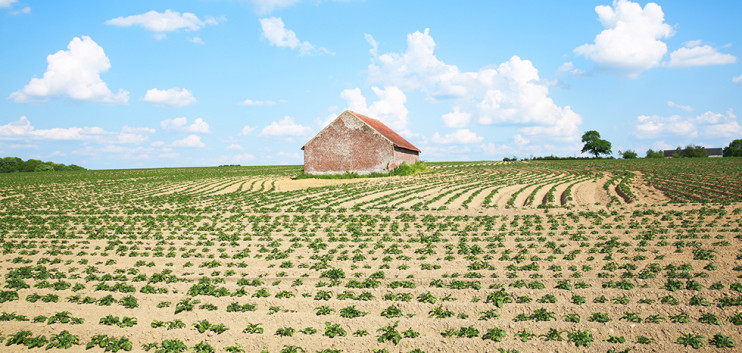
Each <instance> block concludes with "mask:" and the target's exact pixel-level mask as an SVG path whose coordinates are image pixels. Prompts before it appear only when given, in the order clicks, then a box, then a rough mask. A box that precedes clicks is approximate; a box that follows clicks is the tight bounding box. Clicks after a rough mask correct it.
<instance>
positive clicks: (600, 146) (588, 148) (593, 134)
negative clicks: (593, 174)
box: [582, 130, 611, 158]
mask: <svg viewBox="0 0 742 353" xmlns="http://www.w3.org/2000/svg"><path fill="white" fill-rule="evenodd" d="M582 142H583V143H584V144H585V145H584V146H583V147H582V153H585V152H589V153H591V154H593V155H594V156H595V158H598V156H600V155H601V154H604V155H610V154H611V143H610V142H608V141H607V140H602V139H601V138H600V133H599V132H597V131H595V130H590V131H587V132H585V133H584V134H583V135H582Z"/></svg>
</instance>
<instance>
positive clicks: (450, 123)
mask: <svg viewBox="0 0 742 353" xmlns="http://www.w3.org/2000/svg"><path fill="white" fill-rule="evenodd" d="M441 118H442V119H443V124H445V125H446V127H450V128H453V129H456V128H463V127H467V126H469V120H471V114H469V113H467V112H462V111H461V108H459V107H453V111H452V112H450V113H446V114H443V116H442V117H441Z"/></svg>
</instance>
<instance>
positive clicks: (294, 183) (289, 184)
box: [276, 178, 373, 191]
mask: <svg viewBox="0 0 742 353" xmlns="http://www.w3.org/2000/svg"><path fill="white" fill-rule="evenodd" d="M371 180H373V179H372V178H359V179H296V180H294V179H291V178H282V179H277V180H276V191H292V190H299V189H308V188H319V187H323V186H333V185H343V184H355V183H363V182H369V181H371Z"/></svg>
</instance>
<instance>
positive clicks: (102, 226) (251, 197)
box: [0, 158, 742, 352]
mask: <svg viewBox="0 0 742 353" xmlns="http://www.w3.org/2000/svg"><path fill="white" fill-rule="evenodd" d="M430 165H431V172H429V173H424V174H418V175H414V176H407V177H390V178H369V179H347V180H321V179H302V180H292V179H291V177H292V176H294V175H297V174H298V173H299V172H300V170H301V167H300V166H285V167H219V168H183V169H151V170H110V171H88V172H57V173H25V174H18V173H16V174H9V175H0V244H1V245H2V255H0V336H2V338H0V351H3V352H17V351H28V352H42V351H46V349H47V348H50V349H54V350H59V349H69V351H84V350H85V349H86V348H89V350H88V351H90V352H102V351H104V350H105V351H117V350H121V351H123V350H129V349H131V350H132V351H149V352H180V351H185V350H186V349H188V350H190V351H194V352H213V351H216V352H224V351H227V352H240V351H245V352H261V351H268V352H317V351H322V352H339V351H342V352H372V351H373V352H384V351H386V352H410V351H415V352H420V351H422V352H452V351H456V352H498V351H501V352H516V351H519V352H565V351H590V352H628V351H631V352H664V351H687V350H694V348H696V349H698V351H699V352H703V351H717V350H718V351H735V350H737V349H739V347H740V346H742V341H741V340H742V326H741V325H742V279H741V278H740V277H742V272H741V271H742V160H740V159H739V158H724V159H721V158H718V159H695V160H694V159H673V160H630V161H626V160H595V161H591V160H580V161H530V162H507V163H506V162H448V163H431V164H430Z"/></svg>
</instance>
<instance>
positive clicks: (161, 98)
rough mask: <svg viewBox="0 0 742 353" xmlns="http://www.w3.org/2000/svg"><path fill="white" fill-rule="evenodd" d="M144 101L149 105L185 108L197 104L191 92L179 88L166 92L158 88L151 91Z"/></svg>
mask: <svg viewBox="0 0 742 353" xmlns="http://www.w3.org/2000/svg"><path fill="white" fill-rule="evenodd" d="M142 100H143V101H145V102H148V103H153V104H157V105H163V106H170V107H185V106H189V105H191V104H193V103H196V102H197V100H196V98H194V97H193V93H192V92H191V91H190V90H188V89H185V88H179V87H174V88H169V89H166V90H160V89H157V88H152V89H149V90H147V93H146V94H145V95H144V98H142Z"/></svg>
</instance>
